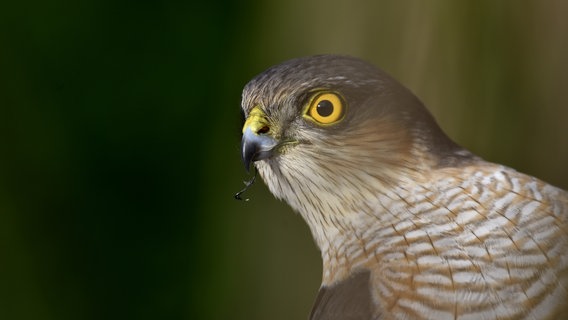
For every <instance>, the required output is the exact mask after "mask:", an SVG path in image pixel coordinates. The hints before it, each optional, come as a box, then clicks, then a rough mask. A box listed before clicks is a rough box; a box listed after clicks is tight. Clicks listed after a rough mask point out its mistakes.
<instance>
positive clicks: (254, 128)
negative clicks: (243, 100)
mask: <svg viewBox="0 0 568 320" xmlns="http://www.w3.org/2000/svg"><path fill="white" fill-rule="evenodd" d="M277 144H278V142H277V141H276V140H275V139H274V138H273V137H272V136H271V135H270V127H269V126H268V121H267V119H266V115H265V114H264V112H263V111H262V110H261V109H260V108H259V107H254V108H253V109H252V110H251V112H250V114H249V116H248V118H247V120H246V122H245V125H244V126H243V138H242V140H241V156H242V159H243V164H244V165H245V169H246V170H247V172H249V170H250V164H251V163H252V162H255V161H258V160H263V159H267V158H270V157H271V156H272V155H273V150H274V148H275V147H276V145H277Z"/></svg>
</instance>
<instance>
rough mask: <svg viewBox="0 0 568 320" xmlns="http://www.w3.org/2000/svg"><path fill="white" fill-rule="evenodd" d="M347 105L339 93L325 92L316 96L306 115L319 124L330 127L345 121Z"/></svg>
mask: <svg viewBox="0 0 568 320" xmlns="http://www.w3.org/2000/svg"><path fill="white" fill-rule="evenodd" d="M344 112H345V104H344V103H343V99H342V98H341V96H339V95H338V94H337V93H334V92H324V93H320V94H318V95H316V96H315V97H314V98H313V99H312V100H311V101H310V105H309V106H308V109H307V112H306V114H305V115H304V116H305V117H307V118H308V119H311V120H313V121H315V122H316V123H318V124H323V125H328V124H333V123H336V122H338V121H339V120H341V119H343V114H344Z"/></svg>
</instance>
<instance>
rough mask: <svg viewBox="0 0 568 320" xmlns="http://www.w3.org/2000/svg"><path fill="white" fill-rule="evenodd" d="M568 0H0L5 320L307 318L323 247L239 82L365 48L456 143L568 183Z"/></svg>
mask: <svg viewBox="0 0 568 320" xmlns="http://www.w3.org/2000/svg"><path fill="white" fill-rule="evenodd" d="M566 34H568V5H567V4H566V2H563V1H538V2H537V1H532V2H522V3H521V2H518V1H498V2H496V1H451V0H437V1H428V2H427V1H422V0H413V1H374V0H373V1H371V0H369V1H345V2H340V1H324V0H319V1H309V2H305V1H300V0H292V1H281V2H270V1H225V2H214V1H208V2H201V3H199V2H194V1H179V2H176V1H109V0H106V1H104V0H90V1H58V0H53V1H25V0H24V1H19V2H14V3H12V4H7V3H3V4H2V5H0V319H54V320H55V319H57V320H67V319H69V320H71V319H305V318H306V315H307V314H308V312H309V309H310V306H311V303H312V299H313V296H314V295H315V293H316V291H317V287H318V285H319V280H320V259H319V253H318V252H317V250H316V248H315V246H314V244H313V242H312V240H311V236H310V234H309V231H308V229H307V228H306V227H305V226H304V224H303V222H302V221H301V219H300V218H299V217H298V216H297V215H296V214H293V213H292V212H291V210H290V209H288V208H287V206H286V205H285V204H282V203H280V202H278V201H276V200H274V199H273V198H272V196H271V195H270V194H269V193H268V192H267V190H266V188H265V187H264V185H263V184H262V183H257V184H255V185H254V186H253V188H252V189H251V190H250V192H249V193H248V194H247V196H248V197H250V198H251V199H252V200H251V201H250V202H247V203H244V202H238V201H235V200H234V199H233V194H234V192H235V191H237V190H238V189H240V188H241V186H242V183H241V181H242V180H243V179H246V178H247V176H246V174H245V172H244V169H243V168H242V166H241V164H240V158H239V138H240V124H241V119H240V113H239V103H240V91H241V89H242V87H243V86H244V84H245V83H246V82H247V81H248V80H249V79H250V78H251V77H252V76H254V75H255V74H257V73H259V72H261V71H262V70H263V69H265V68H266V67H268V66H270V65H272V64H275V63H278V62H280V61H282V60H285V59H288V58H292V57H297V56H303V55H308V54H315V53H345V54H351V55H356V56H359V57H362V58H365V59H367V60H370V61H372V62H374V63H375V64H377V65H380V66H381V67H383V68H384V69H386V70H387V71H388V72H390V73H391V74H393V75H394V76H395V77H396V78H398V79H399V80H400V81H401V82H403V83H404V84H406V85H407V86H408V87H409V88H410V89H411V90H413V91H414V92H415V93H416V94H417V95H418V96H419V97H420V98H421V99H422V100H423V101H424V102H425V103H426V104H427V105H428V106H429V108H430V110H431V111H432V112H433V113H434V114H435V116H436V117H437V119H438V120H439V122H440V124H441V126H442V127H443V128H444V129H445V130H446V131H447V132H448V133H449V134H450V136H452V137H453V138H454V139H455V140H457V141H458V142H459V143H461V144H463V145H464V146H466V147H468V148H469V149H471V150H473V151H474V152H476V153H478V154H479V155H481V156H483V157H485V158H486V159H489V160H491V161H495V162H501V163H504V164H507V165H510V166H512V167H515V168H517V169H519V170H521V171H524V172H527V173H530V174H533V175H536V176H538V177H540V178H542V179H544V180H546V181H549V182H552V183H554V184H556V185H558V186H560V187H563V188H565V189H566V188H568V166H567V165H566V164H567V163H568V126H567V125H566V122H567V120H568V90H567V84H568V58H567V57H568V37H567V36H566Z"/></svg>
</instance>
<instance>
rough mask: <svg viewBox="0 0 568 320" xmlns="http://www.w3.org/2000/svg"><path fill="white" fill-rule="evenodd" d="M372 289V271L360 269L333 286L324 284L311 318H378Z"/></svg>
mask: <svg viewBox="0 0 568 320" xmlns="http://www.w3.org/2000/svg"><path fill="white" fill-rule="evenodd" d="M374 309H375V308H374V306H373V298H372V296H371V290H370V272H369V271H360V272H357V273H356V274H354V275H352V276H350V277H349V278H348V279H346V280H344V281H341V282H339V283H337V284H335V285H333V286H322V287H321V288H320V290H319V293H318V295H317V297H316V301H315V302H314V306H313V308H312V313H311V314H310V320H324V319H325V320H359V319H378V314H377V311H376V310H374Z"/></svg>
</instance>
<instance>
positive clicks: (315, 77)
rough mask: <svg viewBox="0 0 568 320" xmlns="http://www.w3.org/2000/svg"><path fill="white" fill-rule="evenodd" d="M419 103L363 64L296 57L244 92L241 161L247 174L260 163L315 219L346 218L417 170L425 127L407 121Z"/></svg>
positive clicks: (279, 193)
mask: <svg viewBox="0 0 568 320" xmlns="http://www.w3.org/2000/svg"><path fill="white" fill-rule="evenodd" d="M416 103H419V102H418V101H417V100H416V99H415V98H414V96H413V95H412V94H410V93H409V92H408V91H407V90H406V89H405V88H403V87H402V86H400V85H399V84H398V83H397V82H396V81H394V80H393V79H392V78H390V77H389V76H388V75H386V74H384V73H383V72H382V71H380V70H378V69H376V68H375V67H373V66H371V65H369V64H367V63H365V62H362V61H360V60H357V59H354V58H349V57H342V56H315V57H309V58H301V59H296V60H291V61H288V62H285V63H283V64H281V65H277V66H275V67H272V68H270V69H268V70H267V71H265V72H264V73H262V74H260V75H258V76H257V77H256V78H254V79H253V80H252V81H251V82H249V83H248V84H247V86H246V87H245V89H244V92H243V101H242V108H243V111H244V114H245V119H246V120H245V124H244V126H243V137H242V145H241V147H242V159H243V161H244V164H245V166H246V168H247V170H248V168H249V166H250V164H251V163H254V165H255V166H256V167H257V169H258V171H259V173H260V174H261V176H262V178H263V180H264V181H265V182H266V184H267V185H268V187H269V189H270V190H271V192H272V193H273V194H274V195H275V196H276V197H278V198H280V199H284V200H285V201H286V202H288V203H289V204H290V205H291V206H292V207H293V208H294V209H296V210H297V211H299V212H300V213H301V214H302V215H303V216H304V218H305V219H306V220H308V222H310V221H309V220H310V219H321V218H322V217H323V219H327V218H329V219H330V220H334V219H339V217H341V216H345V215H349V214H350V213H352V212H357V211H360V210H361V208H362V207H364V206H367V205H369V204H368V203H369V201H372V200H374V199H376V196H377V193H378V192H381V191H383V190H385V189H386V184H393V183H396V182H397V181H396V180H398V179H400V177H404V176H407V175H405V174H401V172H410V171H412V172H416V171H417V170H418V168H417V164H416V163H415V162H414V160H413V159H412V155H411V150H412V145H413V139H414V138H413V136H414V131H413V130H411V129H412V127H416V128H418V127H419V125H418V124H416V125H414V124H413V122H412V121H414V120H412V121H410V120H408V119H410V118H412V117H409V113H412V112H415V111H416V110H414V109H413V108H415V106H414V104H416ZM401 105H402V106H403V107H400V106H401ZM412 119H414V118H412ZM417 123H418V122H417ZM309 224H310V225H311V226H312V227H313V225H320V223H316V222H313V223H309Z"/></svg>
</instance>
